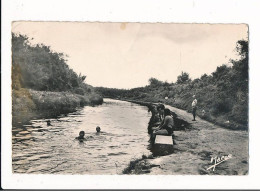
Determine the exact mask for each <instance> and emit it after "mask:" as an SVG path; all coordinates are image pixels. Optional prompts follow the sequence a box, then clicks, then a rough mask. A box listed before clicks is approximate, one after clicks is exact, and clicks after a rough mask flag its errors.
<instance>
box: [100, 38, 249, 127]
mask: <svg viewBox="0 0 260 194" xmlns="http://www.w3.org/2000/svg"><path fill="white" fill-rule="evenodd" d="M236 49H237V52H238V54H239V55H240V59H239V60H232V59H231V60H230V62H231V63H232V65H225V64H224V65H221V66H219V67H217V69H216V71H215V72H213V73H212V74H211V75H207V74H204V75H202V76H201V77H200V78H197V79H194V80H191V79H190V77H189V74H188V73H185V72H182V74H181V75H179V76H178V77H177V81H176V82H175V83H168V82H162V81H160V80H157V79H156V78H150V80H149V85H147V86H145V87H139V88H133V89H130V90H120V89H114V88H102V87H99V88H96V89H97V90H98V91H99V92H100V93H102V94H103V95H104V96H106V97H111V98H119V99H127V100H137V101H146V102H158V101H162V102H163V103H165V104H169V105H172V106H174V107H177V108H180V109H183V110H187V111H188V112H191V103H192V100H193V99H192V96H193V95H196V98H197V100H198V109H197V114H198V115H199V116H200V117H201V118H203V119H205V120H208V121H211V122H213V123H216V124H218V125H220V126H224V127H227V128H231V129H248V42H247V41H245V40H240V41H238V42H237V48H236Z"/></svg>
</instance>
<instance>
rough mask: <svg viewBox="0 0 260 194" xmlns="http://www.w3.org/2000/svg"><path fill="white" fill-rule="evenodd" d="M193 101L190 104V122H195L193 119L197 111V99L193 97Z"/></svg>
mask: <svg viewBox="0 0 260 194" xmlns="http://www.w3.org/2000/svg"><path fill="white" fill-rule="evenodd" d="M192 97H193V101H192V103H191V106H192V115H193V120H192V121H196V119H195V117H196V110H197V103H198V102H197V99H196V96H195V95H193V96H192Z"/></svg>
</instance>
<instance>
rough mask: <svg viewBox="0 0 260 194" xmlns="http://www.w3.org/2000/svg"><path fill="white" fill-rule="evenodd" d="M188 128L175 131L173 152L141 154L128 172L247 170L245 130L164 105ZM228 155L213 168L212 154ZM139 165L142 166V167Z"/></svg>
mask: <svg viewBox="0 0 260 194" xmlns="http://www.w3.org/2000/svg"><path fill="white" fill-rule="evenodd" d="M166 107H167V108H169V109H170V110H171V111H173V112H175V113H176V114H177V115H178V117H179V118H180V119H183V120H185V121H186V122H188V123H189V124H190V125H191V126H192V128H191V129H186V130H179V131H175V132H174V134H175V142H176V143H177V144H176V145H174V153H173V154H170V155H165V156H160V157H143V159H140V160H138V161H137V162H136V163H135V167H133V168H132V169H131V170H130V171H128V174H140V173H141V174H142V172H145V174H147V173H149V174H154V175H155V174H160V175H161V174H162V175H163V174H165V175H166V174H171V175H204V174H211V175H246V174H248V162H249V152H248V131H234V130H229V129H225V128H222V127H219V126H216V125H214V124H212V123H210V122H208V121H205V120H203V119H200V118H197V120H196V121H195V122H193V121H192V114H190V113H187V112H186V111H183V110H180V109H177V108H174V107H172V106H166ZM222 156H231V158H230V159H228V160H226V161H223V162H222V163H220V164H219V165H217V166H216V167H215V169H214V171H213V168H211V169H209V170H207V169H208V168H209V167H210V166H212V165H213V164H214V162H215V161H214V160H213V161H212V162H211V159H212V158H214V157H220V158H221V157H222ZM140 168H143V169H145V170H144V171H142V170H140Z"/></svg>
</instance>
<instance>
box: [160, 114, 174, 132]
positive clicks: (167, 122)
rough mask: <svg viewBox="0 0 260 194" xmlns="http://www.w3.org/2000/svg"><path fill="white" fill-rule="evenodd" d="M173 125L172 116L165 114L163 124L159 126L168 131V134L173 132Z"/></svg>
mask: <svg viewBox="0 0 260 194" xmlns="http://www.w3.org/2000/svg"><path fill="white" fill-rule="evenodd" d="M173 127H174V121H173V118H172V117H171V116H169V115H167V116H166V117H165V118H164V121H163V125H162V126H161V129H166V130H167V131H168V134H169V135H170V134H172V133H173Z"/></svg>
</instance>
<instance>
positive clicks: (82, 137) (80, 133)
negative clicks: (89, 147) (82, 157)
mask: <svg viewBox="0 0 260 194" xmlns="http://www.w3.org/2000/svg"><path fill="white" fill-rule="evenodd" d="M84 136H85V132H84V131H80V132H79V136H78V137H76V138H75V139H77V140H79V141H86V140H87V139H86V138H85V137H84Z"/></svg>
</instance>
